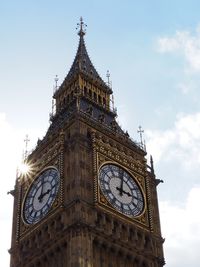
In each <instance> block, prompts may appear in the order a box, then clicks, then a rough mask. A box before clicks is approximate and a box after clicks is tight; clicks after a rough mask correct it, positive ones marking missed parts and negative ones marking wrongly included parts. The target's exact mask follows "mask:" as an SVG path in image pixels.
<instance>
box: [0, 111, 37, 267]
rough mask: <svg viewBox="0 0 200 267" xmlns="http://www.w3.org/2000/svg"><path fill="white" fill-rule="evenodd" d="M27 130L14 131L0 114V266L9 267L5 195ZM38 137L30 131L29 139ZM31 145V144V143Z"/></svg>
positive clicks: (7, 200)
mask: <svg viewBox="0 0 200 267" xmlns="http://www.w3.org/2000/svg"><path fill="white" fill-rule="evenodd" d="M26 134H27V129H20V130H19V129H15V128H13V127H12V125H11V124H10V123H9V122H8V121H7V119H6V114H5V113H2V112H0V148H1V149H0V163H1V164H0V165H1V186H0V203H1V205H0V221H1V228H0V236H1V239H2V240H3V242H0V259H1V266H9V254H8V252H7V250H8V249H9V248H10V240H11V222H12V219H11V217H12V206H13V198H12V196H11V195H7V192H8V191H9V190H12V189H13V188H14V184H15V177H16V169H17V166H18V164H19V163H20V162H21V160H22V154H23V149H24V137H25V135H26ZM37 136H40V132H39V131H38V130H34V129H31V139H32V140H33V141H34V142H35V140H36V137H37ZM32 143H33V142H32Z"/></svg>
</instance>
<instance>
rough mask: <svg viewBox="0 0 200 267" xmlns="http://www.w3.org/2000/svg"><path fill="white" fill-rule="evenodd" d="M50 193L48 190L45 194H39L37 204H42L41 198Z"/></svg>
mask: <svg viewBox="0 0 200 267" xmlns="http://www.w3.org/2000/svg"><path fill="white" fill-rule="evenodd" d="M50 192H51V190H50V189H48V190H47V191H46V192H44V193H41V194H40V196H39V197H38V200H39V202H42V199H43V197H44V196H46V195H48V194H49V193H50Z"/></svg>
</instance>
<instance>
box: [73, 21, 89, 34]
mask: <svg viewBox="0 0 200 267" xmlns="http://www.w3.org/2000/svg"><path fill="white" fill-rule="evenodd" d="M86 27H87V25H86V24H85V23H84V22H83V18H82V17H80V22H79V23H77V27H76V29H77V30H78V29H80V30H79V32H78V35H79V36H84V35H85V33H86Z"/></svg>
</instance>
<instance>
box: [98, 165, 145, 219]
mask: <svg viewBox="0 0 200 267" xmlns="http://www.w3.org/2000/svg"><path fill="white" fill-rule="evenodd" d="M99 185H100V188H101V191H102V193H103V194H104V196H105V197H106V199H107V200H108V201H109V203H110V204H111V205H112V206H113V207H114V208H115V209H117V210H118V211H119V212H121V213H123V214H126V215H129V216H134V217H135V216H138V215H140V214H141V213H142V212H143V209H144V197H143V193H142V191H141V189H140V187H139V186H138V184H137V183H136V181H135V180H134V178H133V177H132V176H131V175H130V174H129V173H128V172H127V171H125V170H124V169H122V168H121V167H119V166H117V165H114V164H106V165H103V167H101V169H100V171H99Z"/></svg>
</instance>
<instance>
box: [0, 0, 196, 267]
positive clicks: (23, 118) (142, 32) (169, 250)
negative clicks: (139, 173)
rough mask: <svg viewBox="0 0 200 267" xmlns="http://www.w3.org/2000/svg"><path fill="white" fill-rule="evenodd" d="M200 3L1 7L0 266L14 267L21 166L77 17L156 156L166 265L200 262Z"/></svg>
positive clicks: (44, 124) (40, 126) (46, 109)
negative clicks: (11, 261)
mask: <svg viewBox="0 0 200 267" xmlns="http://www.w3.org/2000/svg"><path fill="white" fill-rule="evenodd" d="M199 10H200V2H199V1H195V0H190V1H187V0H151V1H149V0H142V1H136V0H125V1H119V0H115V1H114V0H110V1H109V0H106V1H105V0H101V1H96V0H90V1H89V0H85V1H80V0H77V1H66V0H57V1H52V0H48V1H47V0H43V1H39V0H34V1H31V0H28V1H27V0H26V1H23V0H19V1H13V0H9V1H3V0H1V1H0V36H1V37H0V38H1V41H0V77H1V79H0V166H1V186H0V203H1V204H0V224H1V227H0V235H1V240H3V242H2V241H1V243H0V259H1V266H3V267H8V266H9V254H8V252H7V251H8V249H9V248H10V239H11V228H12V205H13V197H12V196H11V195H7V192H8V191H10V190H12V189H13V187H14V183H15V177H16V169H17V166H18V165H19V164H20V162H21V160H22V155H23V153H24V151H25V142H24V139H25V136H26V134H28V135H29V139H30V142H29V145H28V150H31V149H33V148H34V146H35V144H36V142H37V139H38V138H42V137H43V136H44V135H45V133H46V130H47V128H48V126H49V113H50V112H51V100H52V94H53V87H54V85H55V81H54V78H55V75H58V77H59V81H58V84H60V83H62V81H63V79H64V78H65V76H66V74H67V72H68V71H69V68H70V66H71V64H72V61H73V59H74V57H75V54H76V50H77V46H78V36H77V31H76V24H77V23H78V22H79V18H80V16H82V17H83V19H84V21H85V23H86V24H87V34H86V36H85V41H86V46H87V50H88V53H89V55H90V58H91V60H92V62H93V64H94V66H95V67H96V69H97V71H98V73H99V74H100V76H101V77H102V78H103V79H104V80H105V81H106V72H107V70H109V72H110V75H111V76H110V80H111V81H112V89H113V91H114V97H115V106H116V107H117V113H118V122H119V124H120V125H121V126H122V128H123V129H124V130H127V131H128V132H129V134H130V136H131V137H132V138H133V139H134V140H136V141H139V135H138V133H137V129H138V126H139V125H141V126H142V128H143V129H144V139H145V142H146V147H147V152H148V154H147V159H148V160H149V157H150V155H152V156H153V159H154V165H155V166H154V168H155V171H156V175H157V178H159V179H162V180H164V183H163V184H160V185H159V186H158V195H159V206H160V216H161V227H162V235H163V237H164V238H165V243H164V253H165V260H166V266H167V267H186V266H187V267H188V266H190V267H198V266H199V262H200V254H199V247H200V212H199V203H200V177H199V165H200V164H199V163H200V90H199V87H200V15H199Z"/></svg>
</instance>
